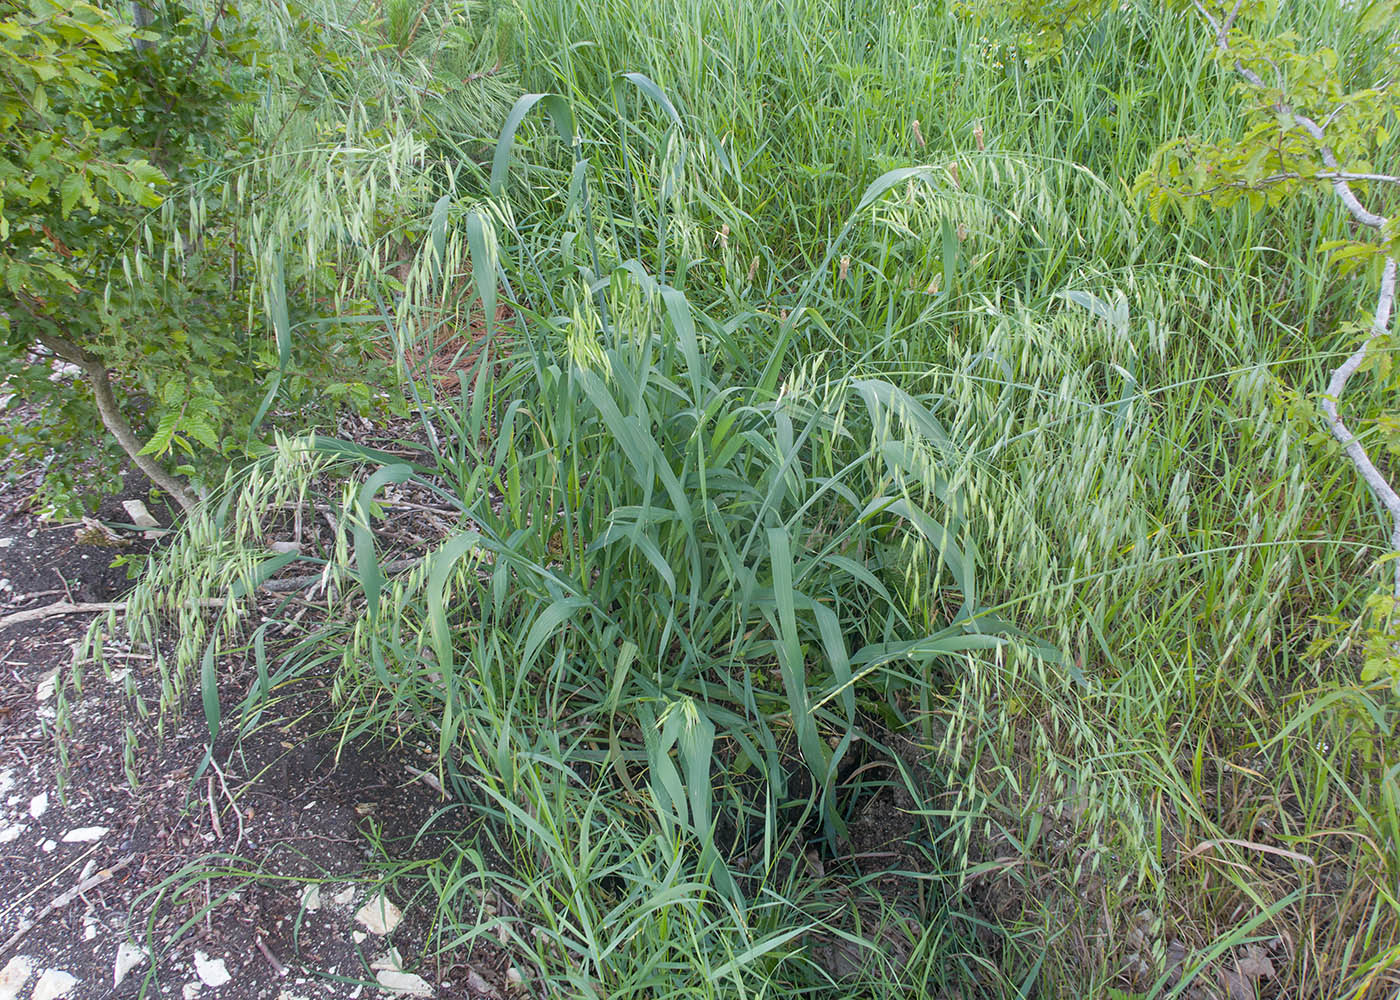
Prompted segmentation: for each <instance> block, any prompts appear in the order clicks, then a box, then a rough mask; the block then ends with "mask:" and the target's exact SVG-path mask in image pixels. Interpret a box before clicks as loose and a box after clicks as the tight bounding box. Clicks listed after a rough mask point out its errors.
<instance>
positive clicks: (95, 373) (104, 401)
mask: <svg viewBox="0 0 1400 1000" xmlns="http://www.w3.org/2000/svg"><path fill="white" fill-rule="evenodd" d="M38 339H39V342H40V343H41V344H43V345H44V346H45V347H47V348H48V349H49V350H51V351H53V352H54V353H55V354H57V355H58V356H59V357H60V358H62V359H63V360H64V361H67V362H69V363H70V364H74V365H77V366H78V368H79V369H80V370H81V371H82V373H83V375H84V376H85V377H86V378H87V381H88V384H89V385H90V386H92V394H93V397H94V398H95V399H96V400H97V412H98V414H99V415H100V416H101V417H102V423H103V425H104V426H105V427H106V428H107V430H108V431H109V432H110V433H111V435H112V437H114V438H116V439H117V443H118V444H120V445H121V446H122V450H123V451H125V452H126V453H127V455H128V456H129V457H130V458H131V461H132V463H133V464H135V466H136V467H137V468H138V469H140V470H141V471H142V472H144V473H145V474H146V478H148V479H149V480H150V481H151V482H153V483H155V484H156V485H157V486H159V487H160V488H161V489H163V490H165V492H167V493H169V494H170V495H171V496H172V497H174V498H175V502H176V503H178V504H179V505H180V507H181V509H183V510H184V512H185V514H186V516H189V517H193V516H194V514H195V512H196V510H198V507H199V501H198V500H197V499H196V498H195V496H194V494H193V493H191V492H190V491H189V489H188V487H186V486H185V484H184V483H182V482H180V480H178V479H176V478H175V477H174V476H173V475H171V474H170V473H169V472H167V471H166V470H165V469H164V468H163V467H162V466H161V464H160V463H159V462H157V461H156V460H155V459H153V458H152V457H151V456H150V455H143V454H141V442H140V441H139V440H137V438H136V432H135V431H133V430H132V429H131V424H129V423H127V420H126V417H125V416H124V415H123V414H122V411H121V407H120V406H118V405H117V397H116V394H115V393H114V392H113V391H112V378H111V376H110V375H109V374H108V372H107V366H106V365H104V364H103V363H102V361H101V359H100V358H96V357H93V356H92V355H91V354H89V353H88V352H87V351H85V350H83V349H82V348H81V347H80V346H78V345H77V344H75V343H73V342H72V341H71V340H66V339H64V338H63V337H59V336H56V335H54V334H48V333H41V334H40V335H39V338H38Z"/></svg>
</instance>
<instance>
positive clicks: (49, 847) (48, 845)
mask: <svg viewBox="0 0 1400 1000" xmlns="http://www.w3.org/2000/svg"><path fill="white" fill-rule="evenodd" d="M57 846H58V841H56V840H46V841H44V842H43V843H42V844H40V845H39V850H41V851H43V852H44V853H45V854H51V853H53V849H54V848H55V847H57Z"/></svg>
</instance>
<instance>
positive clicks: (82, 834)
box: [63, 826, 109, 844]
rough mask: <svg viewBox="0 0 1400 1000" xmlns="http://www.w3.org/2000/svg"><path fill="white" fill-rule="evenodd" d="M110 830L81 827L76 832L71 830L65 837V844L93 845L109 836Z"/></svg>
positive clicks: (101, 827)
mask: <svg viewBox="0 0 1400 1000" xmlns="http://www.w3.org/2000/svg"><path fill="white" fill-rule="evenodd" d="M108 832H109V831H108V828H107V827H105V826H80V827H78V828H77V829H76V830H69V831H68V832H67V833H65V834H64V835H63V842H64V843H65V844H92V843H96V842H97V841H99V840H101V839H102V838H103V837H105V836H107V834H108Z"/></svg>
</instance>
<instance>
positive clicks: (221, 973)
mask: <svg viewBox="0 0 1400 1000" xmlns="http://www.w3.org/2000/svg"><path fill="white" fill-rule="evenodd" d="M194 972H195V975H197V976H198V977H199V981H200V982H202V983H203V984H204V985H205V986H208V987H210V988H215V989H217V988H218V987H220V986H222V985H224V983H226V982H228V981H229V980H230V979H232V978H233V977H232V976H230V975H229V974H228V967H227V966H225V965H224V960H223V959H222V958H212V959H211V958H210V957H209V956H208V955H206V954H204V952H202V951H197V952H195V953H194Z"/></svg>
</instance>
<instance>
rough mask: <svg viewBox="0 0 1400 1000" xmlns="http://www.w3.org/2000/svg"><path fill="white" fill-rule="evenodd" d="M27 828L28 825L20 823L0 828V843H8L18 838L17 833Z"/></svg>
mask: <svg viewBox="0 0 1400 1000" xmlns="http://www.w3.org/2000/svg"><path fill="white" fill-rule="evenodd" d="M27 829H28V827H26V826H25V825H24V824H22V823H15V824H13V825H11V826H7V827H5V828H4V829H0V844H8V843H10V842H11V841H15V840H19V835H20V834H21V833H23V832H24V831H25V830H27Z"/></svg>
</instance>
